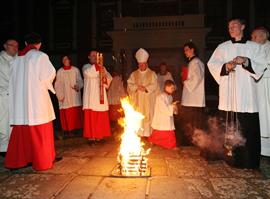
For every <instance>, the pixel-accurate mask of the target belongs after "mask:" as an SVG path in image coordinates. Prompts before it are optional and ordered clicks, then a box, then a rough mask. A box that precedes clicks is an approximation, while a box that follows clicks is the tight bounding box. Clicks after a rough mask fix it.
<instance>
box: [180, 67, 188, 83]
mask: <svg viewBox="0 0 270 199" xmlns="http://www.w3.org/2000/svg"><path fill="white" fill-rule="evenodd" d="M181 69H182V82H183V81H185V80H187V78H188V67H187V66H184V65H183V66H182V67H181Z"/></svg>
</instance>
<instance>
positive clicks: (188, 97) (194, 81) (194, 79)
mask: <svg viewBox="0 0 270 199" xmlns="http://www.w3.org/2000/svg"><path fill="white" fill-rule="evenodd" d="M204 71H205V68H204V64H203V63H202V61H201V60H200V59H199V58H197V57H194V58H193V59H192V60H190V62H189V63H188V76H187V79H186V80H185V81H184V82H183V84H184V85H183V91H182V101H181V104H182V105H183V106H189V107H205V89H204Z"/></svg>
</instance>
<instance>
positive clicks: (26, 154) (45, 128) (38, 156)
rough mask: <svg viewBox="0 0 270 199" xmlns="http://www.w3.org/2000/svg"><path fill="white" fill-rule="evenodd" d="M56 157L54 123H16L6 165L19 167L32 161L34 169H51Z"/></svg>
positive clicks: (14, 167) (13, 167) (11, 167)
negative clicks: (31, 124) (30, 124)
mask: <svg viewBox="0 0 270 199" xmlns="http://www.w3.org/2000/svg"><path fill="white" fill-rule="evenodd" d="M54 159H55V148H54V134H53V123H52V122H48V123H45V124H40V125H33V126H29V125H14V126H13V129H12V132H11V136H10V141H9V145H8V150H7V154H6V158H5V167H7V168H10V169H17V168H21V167H25V166H27V165H28V164H29V163H32V167H33V169H34V170H37V171H42V170H47V169H50V168H51V167H52V166H53V161H54Z"/></svg>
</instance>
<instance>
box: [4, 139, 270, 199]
mask: <svg viewBox="0 0 270 199" xmlns="http://www.w3.org/2000/svg"><path fill="white" fill-rule="evenodd" d="M119 145H120V143H119V141H117V140H115V139H113V138H111V139H109V140H107V141H106V142H105V143H103V144H97V145H93V146H91V145H89V144H88V143H87V141H86V140H84V139H83V138H71V139H65V140H58V141H56V148H57V154H58V156H62V157H63V159H62V160H61V161H59V162H57V163H55V164H54V167H53V168H52V169H50V170H48V171H43V172H36V171H33V170H32V168H31V167H27V168H23V169H19V170H15V171H10V170H7V169H5V168H4V167H3V161H4V159H3V158H2V157H1V158H0V199H9V198H11V199H13V198H14V199H15V198H16V199H33V198H35V199H54V198H55V199H201V198H202V199H238V198H239V199H240V198H250V199H266V198H270V162H268V160H266V159H262V166H261V172H258V171H252V170H239V169H235V168H231V167H229V166H228V165H227V164H226V163H224V162H223V161H211V162H208V161H206V160H204V159H203V158H202V157H201V156H200V152H199V149H198V148H196V147H181V148H180V149H179V150H166V149H162V148H160V147H157V146H151V148H152V150H151V153H150V155H149V164H150V166H151V174H152V175H151V177H148V178H117V177H112V176H111V171H112V170H113V168H114V167H115V166H116V164H117V153H118V148H119ZM148 147H150V145H149V144H146V148H148Z"/></svg>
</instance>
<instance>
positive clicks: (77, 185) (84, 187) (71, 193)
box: [56, 176, 102, 199]
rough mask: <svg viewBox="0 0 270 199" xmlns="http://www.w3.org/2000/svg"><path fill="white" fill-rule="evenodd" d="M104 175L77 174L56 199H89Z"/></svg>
mask: <svg viewBox="0 0 270 199" xmlns="http://www.w3.org/2000/svg"><path fill="white" fill-rule="evenodd" d="M101 180H102V177H93V176H77V177H76V178H75V179H74V180H73V181H72V182H70V183H69V184H68V186H67V187H66V188H65V189H64V190H63V191H62V192H61V193H60V194H59V195H58V196H57V197H56V199H88V198H89V197H90V196H91V195H92V194H93V193H94V192H95V190H96V189H97V187H98V185H99V183H100V181H101Z"/></svg>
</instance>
